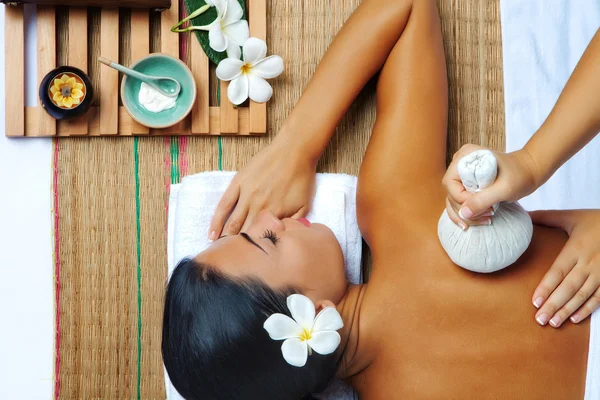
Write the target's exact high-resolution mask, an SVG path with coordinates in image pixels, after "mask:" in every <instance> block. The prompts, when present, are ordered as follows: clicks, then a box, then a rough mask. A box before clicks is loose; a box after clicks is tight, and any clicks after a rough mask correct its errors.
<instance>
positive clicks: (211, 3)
mask: <svg viewBox="0 0 600 400" xmlns="http://www.w3.org/2000/svg"><path fill="white" fill-rule="evenodd" d="M204 2H205V3H206V4H208V5H209V6H211V7H214V6H215V2H214V1H213V0H204Z"/></svg>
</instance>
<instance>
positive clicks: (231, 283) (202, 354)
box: [162, 259, 337, 400]
mask: <svg viewBox="0 0 600 400" xmlns="http://www.w3.org/2000/svg"><path fill="white" fill-rule="evenodd" d="M297 292H298V291H297V290H294V289H293V288H285V289H282V290H274V289H272V288H270V287H269V286H267V285H266V284H265V283H264V282H262V281H261V280H259V279H233V278H230V277H228V276H225V275H224V274H222V273H219V272H218V271H217V270H216V269H215V268H212V267H210V266H208V265H204V264H200V263H198V262H195V261H194V260H191V259H184V260H182V261H181V262H180V263H179V265H177V267H176V268H175V270H174V271H173V274H172V276H171V279H170V281H169V283H168V285H167V292H166V298H165V310H164V316H163V332H162V356H163V360H164V364H165V368H166V369H167V373H168V374H169V377H170V379H171V382H172V383H173V386H174V387H175V389H177V391H178V392H179V393H180V394H181V395H182V396H183V397H184V398H185V399H187V400H196V399H198V400H213V399H214V400H220V399H226V400H234V399H243V400H253V399H257V400H269V399H276V400H286V399H290V400H300V399H311V398H312V397H311V396H310V394H311V393H314V392H319V391H322V390H323V389H325V386H326V385H327V383H329V381H330V380H331V379H332V378H333V376H334V374H335V371H336V369H337V360H336V356H335V355H334V354H332V355H328V356H322V355H319V354H317V353H315V352H313V353H312V355H311V356H309V358H308V361H307V363H306V365H305V366H304V367H302V368H297V367H293V366H291V365H289V364H288V363H287V362H286V361H285V360H284V359H283V355H282V354H281V344H282V342H281V341H275V340H272V339H271V338H270V337H269V335H268V334H267V332H266V331H265V330H264V328H263V324H264V322H265V321H266V320H267V318H268V317H269V316H271V315H272V314H274V313H281V314H286V315H288V316H291V315H290V312H289V310H288V308H287V305H286V299H287V297H288V296H289V295H290V294H293V293H297Z"/></svg>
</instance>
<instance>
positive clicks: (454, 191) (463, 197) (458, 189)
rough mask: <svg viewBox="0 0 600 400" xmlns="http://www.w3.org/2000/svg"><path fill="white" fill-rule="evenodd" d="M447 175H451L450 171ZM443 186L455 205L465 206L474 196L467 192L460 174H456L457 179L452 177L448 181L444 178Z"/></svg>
mask: <svg viewBox="0 0 600 400" xmlns="http://www.w3.org/2000/svg"><path fill="white" fill-rule="evenodd" d="M446 174H450V170H449V171H448V172H446ZM457 179H458V180H457ZM443 184H444V188H445V189H446V191H447V192H448V197H450V198H451V199H452V200H453V201H454V202H455V203H458V204H463V203H464V202H465V201H467V199H468V198H469V197H470V196H472V194H471V193H469V192H467V190H466V189H465V187H464V186H463V184H462V182H461V181H460V178H459V177H458V172H456V177H454V176H452V177H451V178H448V179H446V178H444V181H443Z"/></svg>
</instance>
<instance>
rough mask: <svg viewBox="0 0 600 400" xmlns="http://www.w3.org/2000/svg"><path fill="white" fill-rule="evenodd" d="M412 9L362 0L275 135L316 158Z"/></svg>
mask: <svg viewBox="0 0 600 400" xmlns="http://www.w3.org/2000/svg"><path fill="white" fill-rule="evenodd" d="M410 10H411V1H409V0H397V1H393V2H390V1H386V0H365V1H363V3H362V4H361V5H360V6H359V7H358V8H357V10H356V11H355V12H354V14H353V15H352V16H351V17H350V19H349V20H348V21H347V22H346V24H345V25H344V27H343V28H342V29H341V30H340V32H339V33H338V35H337V36H336V38H335V39H334V41H333V43H332V44H331V46H330V47H329V49H328V50H327V52H326V53H325V56H324V57H323V60H322V61H321V63H320V64H319V66H318V68H317V70H316V72H315V74H314V76H313V77H312V79H311V81H310V82H309V84H308V86H307V87H306V89H305V91H304V94H303V95H302V97H301V98H300V100H299V101H298V103H297V105H296V106H295V108H294V109H293V111H292V112H291V113H290V115H289V116H288V118H287V120H286V122H285V123H284V125H283V127H282V129H281V131H280V133H279V134H278V139H279V140H284V141H286V142H288V143H289V144H290V145H291V146H294V148H299V149H300V150H301V151H302V152H303V154H305V155H306V156H307V157H309V158H310V159H311V161H312V162H314V164H316V162H317V161H318V159H319V158H320V157H321V154H322V153H323V151H324V150H325V148H326V147H327V144H328V143H329V140H330V139H331V136H332V135H333V132H334V131H335V128H336V127H337V125H338V123H339V121H340V120H341V118H342V117H343V115H344V113H345V112H346V110H347V109H348V107H350V105H351V104H352V102H353V101H354V99H355V98H356V96H357V95H358V93H359V92H360V91H361V89H362V88H363V86H364V85H365V84H366V83H367V82H368V81H369V79H371V77H373V75H375V74H376V73H377V72H378V71H379V70H380V69H381V67H382V66H383V64H384V62H385V60H386V58H387V56H388V55H389V53H390V52H391V50H392V48H393V47H394V45H395V44H396V42H397V41H398V39H399V38H400V35H401V34H402V31H403V30H404V27H405V26H406V22H407V21H408V17H409V15H410ZM398 73H401V71H398Z"/></svg>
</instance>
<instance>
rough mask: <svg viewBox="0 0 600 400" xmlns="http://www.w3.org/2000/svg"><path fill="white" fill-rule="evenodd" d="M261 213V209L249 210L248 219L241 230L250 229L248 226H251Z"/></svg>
mask: <svg viewBox="0 0 600 400" xmlns="http://www.w3.org/2000/svg"><path fill="white" fill-rule="evenodd" d="M259 213H260V211H258V210H256V209H252V210H250V211H248V215H247V216H246V221H245V222H244V225H242V229H240V232H246V231H247V230H248V228H250V225H252V222H254V220H255V219H256V217H257V216H258V214H259Z"/></svg>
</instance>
